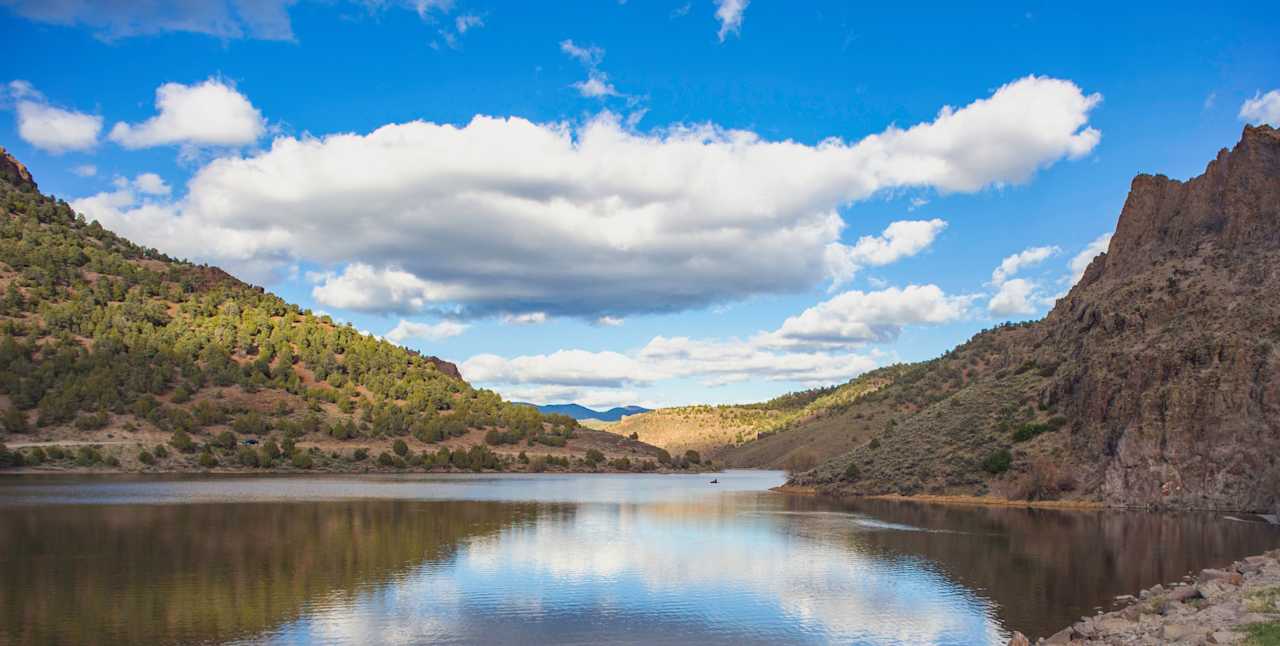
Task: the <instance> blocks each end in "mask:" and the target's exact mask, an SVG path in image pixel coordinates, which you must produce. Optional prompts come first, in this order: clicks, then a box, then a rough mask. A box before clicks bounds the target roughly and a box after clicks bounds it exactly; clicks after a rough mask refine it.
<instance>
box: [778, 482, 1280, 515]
mask: <svg viewBox="0 0 1280 646" xmlns="http://www.w3.org/2000/svg"><path fill="white" fill-rule="evenodd" d="M769 491H773V492H776V493H781V494H787V495H793V496H813V497H823V498H830V499H832V500H886V501H891V502H914V503H928V504H935V505H949V506H960V507H1006V508H1021V509H1059V510H1067V511H1146V512H1164V513H1186V512H1202V513H1215V514H1245V515H1250V516H1257V517H1259V518H1261V519H1262V520H1263V521H1265V522H1267V523H1269V524H1272V525H1280V516H1275V515H1272V514H1267V513H1261V512H1256V511H1247V510H1242V509H1214V508H1200V507H1185V508H1183V507H1179V508H1152V507H1132V506H1125V505H1109V504H1107V503H1104V502H1098V501H1094V500H1009V499H1008V498H993V497H986V496H948V495H939V494H918V495H913V496H904V495H901V494H878V495H873V496H866V495H849V494H846V495H842V496H841V495H833V494H829V493H825V492H823V491H822V490H820V489H819V488H817V487H813V486H807V485H790V484H784V485H778V486H777V487H773V488H772V489H770V490H769Z"/></svg>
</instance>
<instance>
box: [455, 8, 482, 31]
mask: <svg viewBox="0 0 1280 646" xmlns="http://www.w3.org/2000/svg"><path fill="white" fill-rule="evenodd" d="M453 25H454V29H456V30H457V31H458V34H459V35H462V34H465V33H467V32H468V31H471V30H472V29H475V28H476V27H483V26H484V18H482V17H480V16H477V15H475V14H470V13H464V14H462V15H461V16H458V17H457V18H454V20H453Z"/></svg>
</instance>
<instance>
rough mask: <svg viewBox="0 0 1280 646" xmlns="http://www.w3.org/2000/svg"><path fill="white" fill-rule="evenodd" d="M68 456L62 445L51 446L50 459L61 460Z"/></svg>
mask: <svg viewBox="0 0 1280 646" xmlns="http://www.w3.org/2000/svg"><path fill="white" fill-rule="evenodd" d="M65 457H67V452H66V451H65V450H64V449H63V448H62V447H60V446H57V445H54V446H51V447H49V459H51V460H61V459H63V458H65Z"/></svg>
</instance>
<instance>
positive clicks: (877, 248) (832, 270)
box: [826, 218, 947, 289]
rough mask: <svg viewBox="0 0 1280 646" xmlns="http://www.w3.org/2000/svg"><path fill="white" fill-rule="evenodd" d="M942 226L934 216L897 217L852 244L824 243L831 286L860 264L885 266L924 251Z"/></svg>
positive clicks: (940, 230)
mask: <svg viewBox="0 0 1280 646" xmlns="http://www.w3.org/2000/svg"><path fill="white" fill-rule="evenodd" d="M945 228H947V223H946V222H945V221H943V220H939V219H936V218H935V219H933V220H901V221H898V222H893V223H891V224H890V225H889V226H888V227H887V228H886V229H885V230H884V233H882V234H881V235H878V236H862V237H861V238H858V242H857V243H855V244H854V245H853V246H845V245H831V246H828V247H827V249H826V264H827V273H828V274H829V275H830V276H831V278H832V283H831V288H832V289H835V288H836V287H838V286H839V285H841V284H843V283H845V282H848V281H849V280H850V279H852V278H853V275H854V274H856V273H857V272H858V270H860V269H861V268H862V267H865V266H873V267H878V266H882V265H887V264H890V263H893V262H897V261H898V260H901V259H902V258H906V257H909V256H914V255H916V254H918V253H920V252H921V251H924V250H925V249H926V248H928V247H929V245H931V244H933V241H934V239H935V238H937V237H938V234H939V233H941V232H942V230H943V229H945Z"/></svg>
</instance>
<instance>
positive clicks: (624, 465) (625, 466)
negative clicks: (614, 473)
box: [609, 457, 631, 471]
mask: <svg viewBox="0 0 1280 646" xmlns="http://www.w3.org/2000/svg"><path fill="white" fill-rule="evenodd" d="M609 466H611V467H613V468H615V469H617V470H619V471H630V470H631V460H629V459H627V458H625V457H623V458H618V459H616V460H613V461H611V462H609Z"/></svg>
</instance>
